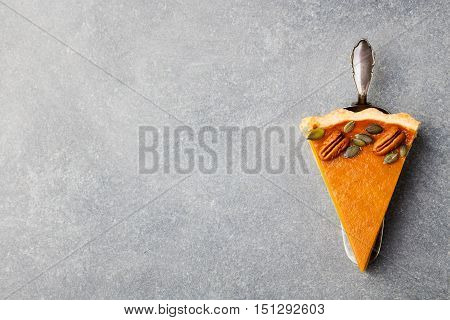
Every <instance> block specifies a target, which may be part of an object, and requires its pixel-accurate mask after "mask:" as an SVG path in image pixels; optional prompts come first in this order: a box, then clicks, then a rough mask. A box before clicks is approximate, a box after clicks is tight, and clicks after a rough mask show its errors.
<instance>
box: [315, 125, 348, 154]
mask: <svg viewBox="0 0 450 320" xmlns="http://www.w3.org/2000/svg"><path fill="white" fill-rule="evenodd" d="M349 143H350V139H349V138H347V137H346V136H345V135H344V134H343V133H342V132H340V131H333V132H332V133H331V134H330V135H329V136H328V138H327V139H326V140H325V141H324V142H323V145H322V148H320V150H319V158H320V159H322V160H325V161H328V160H332V159H334V158H336V157H337V156H339V155H340V154H341V152H342V151H344V150H345V148H347V146H348V145H349Z"/></svg>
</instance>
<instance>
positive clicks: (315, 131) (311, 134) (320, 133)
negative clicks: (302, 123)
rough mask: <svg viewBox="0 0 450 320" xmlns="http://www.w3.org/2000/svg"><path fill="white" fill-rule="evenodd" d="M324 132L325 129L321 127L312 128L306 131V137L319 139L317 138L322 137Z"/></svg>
mask: <svg viewBox="0 0 450 320" xmlns="http://www.w3.org/2000/svg"><path fill="white" fill-rule="evenodd" d="M324 134H325V129H323V128H316V129H312V130H311V131H310V132H309V133H308V137H307V138H306V139H308V140H319V139H322V137H323V135H324Z"/></svg>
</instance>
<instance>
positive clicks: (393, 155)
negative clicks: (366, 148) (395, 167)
mask: <svg viewBox="0 0 450 320" xmlns="http://www.w3.org/2000/svg"><path fill="white" fill-rule="evenodd" d="M397 160H398V152H395V151H393V152H390V153H388V154H387V155H386V156H385V157H384V161H383V163H384V164H391V163H394V162H395V161H397Z"/></svg>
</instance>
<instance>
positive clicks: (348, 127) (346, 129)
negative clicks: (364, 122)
mask: <svg viewBox="0 0 450 320" xmlns="http://www.w3.org/2000/svg"><path fill="white" fill-rule="evenodd" d="M354 128H355V121H350V122H349V123H347V124H346V125H345V126H344V132H345V133H349V132H350V131H352V130H353V129H354Z"/></svg>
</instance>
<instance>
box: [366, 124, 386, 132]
mask: <svg viewBox="0 0 450 320" xmlns="http://www.w3.org/2000/svg"><path fill="white" fill-rule="evenodd" d="M366 131H367V132H368V133H370V134H379V133H380V132H383V128H382V127H380V126H379V125H377V124H375V123H372V124H371V125H370V126H368V127H367V128H366Z"/></svg>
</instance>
